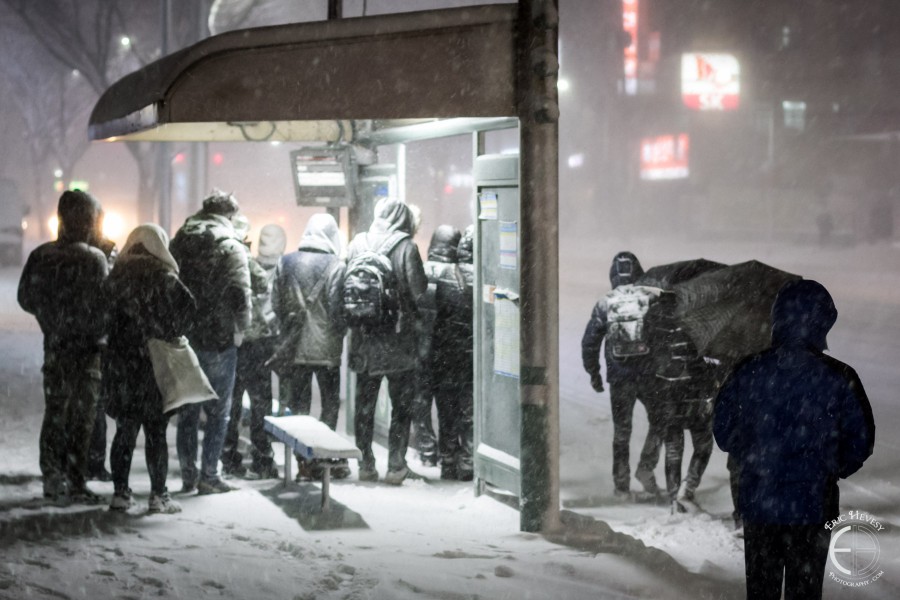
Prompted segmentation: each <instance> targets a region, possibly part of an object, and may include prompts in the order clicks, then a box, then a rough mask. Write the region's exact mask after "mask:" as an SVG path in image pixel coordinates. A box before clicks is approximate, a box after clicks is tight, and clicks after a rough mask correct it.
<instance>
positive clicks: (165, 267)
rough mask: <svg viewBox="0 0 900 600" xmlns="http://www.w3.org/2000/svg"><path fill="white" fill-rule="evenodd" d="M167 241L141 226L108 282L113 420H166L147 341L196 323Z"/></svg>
mask: <svg viewBox="0 0 900 600" xmlns="http://www.w3.org/2000/svg"><path fill="white" fill-rule="evenodd" d="M168 241H169V240H168V236H167V235H166V233H165V231H163V229H162V228H161V227H159V226H158V225H154V224H145V225H140V226H139V227H137V228H136V229H135V230H134V231H132V232H131V235H129V237H128V241H127V242H126V244H125V247H124V248H123V249H122V253H121V254H120V255H119V258H118V260H117V261H116V266H115V267H113V270H112V272H111V273H110V275H109V278H107V280H106V281H105V282H104V291H105V293H106V295H107V297H109V299H110V303H111V308H110V320H109V322H110V336H109V350H110V351H109V352H108V354H107V359H106V360H105V361H104V373H105V375H104V386H105V388H106V391H107V397H108V398H109V402H108V404H107V407H106V411H107V413H108V414H109V415H110V416H112V417H113V418H118V417H120V416H123V415H132V416H137V417H145V418H152V417H154V416H155V417H160V416H161V415H162V399H161V398H160V397H159V392H158V388H157V385H156V380H155V379H154V377H153V366H152V364H151V362H150V357H149V354H148V351H147V340H148V339H150V338H159V339H163V340H172V339H174V338H177V337H178V336H181V335H184V334H185V332H186V331H187V329H188V326H189V324H190V323H191V321H192V320H193V318H194V311H195V308H196V305H195V303H194V298H193V296H191V293H190V292H189V291H188V289H187V287H185V285H184V284H183V283H181V281H180V280H179V279H178V265H177V264H176V262H175V259H174V258H173V257H172V255H171V254H170V253H169V250H168Z"/></svg>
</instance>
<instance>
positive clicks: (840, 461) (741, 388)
mask: <svg viewBox="0 0 900 600" xmlns="http://www.w3.org/2000/svg"><path fill="white" fill-rule="evenodd" d="M836 320H837V309H836V308H835V306H834V301H833V300H832V299H831V295H830V294H829V293H828V290H826V289H825V287H824V286H822V284H820V283H818V282H816V281H811V280H803V279H800V280H796V281H790V282H788V283H786V284H785V285H784V286H783V287H782V288H781V290H780V291H779V292H778V295H777V296H776V298H775V304H774V306H773V307H772V345H771V347H770V348H769V349H768V350H764V351H763V352H761V353H759V354H755V355H753V356H750V357H748V358H746V359H744V360H743V361H741V362H739V363H738V364H737V366H736V367H735V368H734V370H733V371H732V372H731V374H730V375H729V377H728V378H727V379H726V381H725V383H724V384H723V386H722V388H721V389H720V390H719V394H718V396H717V397H716V401H715V413H714V425H713V432H714V434H715V439H716V443H717V444H718V445H719V447H720V448H721V449H722V450H724V451H725V452H728V455H729V457H733V458H734V460H735V461H736V462H737V463H738V465H739V467H740V481H739V484H738V485H739V488H740V493H739V496H738V501H739V503H740V511H741V516H742V518H743V519H744V563H745V566H746V585H747V597H748V598H754V599H755V598H766V599H767V598H773V599H775V598H781V597H782V589H783V590H784V597H785V598H789V599H793V598H803V599H815V598H821V597H822V580H823V577H824V573H825V564H826V561H827V557H828V548H829V545H830V539H831V530H830V529H827V528H826V527H825V526H824V525H825V524H826V523H828V522H829V521H831V520H832V519H836V518H838V516H839V513H840V508H839V500H840V497H839V495H840V492H839V490H838V480H839V479H844V478H846V477H849V476H850V475H852V474H853V473H855V472H856V471H858V470H859V469H860V468H861V467H862V466H863V463H864V462H865V461H866V459H867V458H868V457H869V456H871V455H872V451H873V449H874V444H875V422H874V417H873V415H872V407H871V405H870V404H869V399H868V397H867V396H866V392H865V390H864V389H863V385H862V382H861V381H860V379H859V376H858V375H857V374H856V372H855V371H854V370H853V369H852V368H851V367H850V366H849V365H846V364H844V363H842V362H840V361H839V360H837V359H835V358H832V357H830V356H828V355H826V354H825V350H826V349H827V348H828V345H827V343H826V336H827V334H828V332H829V331H830V330H831V328H832V326H834V323H835V321H836Z"/></svg>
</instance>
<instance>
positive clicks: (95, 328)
mask: <svg viewBox="0 0 900 600" xmlns="http://www.w3.org/2000/svg"><path fill="white" fill-rule="evenodd" d="M100 210H101V209H100V203H99V202H97V200H96V199H94V197H93V196H91V195H90V194H88V193H86V192H83V191H81V190H69V191H66V192H63V194H62V196H60V198H59V205H58V207H57V216H58V218H59V236H58V239H57V240H56V241H53V242H47V243H45V244H42V245H41V246H38V247H37V248H36V249H35V250H34V251H33V252H32V253H31V254H30V255H29V256H28V260H27V261H26V263H25V267H24V268H23V270H22V277H21V279H20V280H19V289H18V300H19V305H20V306H21V307H22V308H23V309H24V310H25V311H26V312H29V313H31V314H33V315H34V316H35V317H37V321H38V324H39V325H40V327H41V333H43V334H44V367H43V373H44V401H45V403H46V406H45V408H44V421H43V424H42V425H41V435H40V468H41V474H42V476H43V485H44V497H46V498H48V499H50V500H53V501H63V500H67V499H68V500H69V501H72V502H76V503H88V504H97V503H100V502H102V501H103V500H102V498H100V497H99V496H98V495H97V494H95V493H93V492H92V491H91V490H89V489H88V487H87V485H86V484H85V478H86V475H87V462H88V448H89V445H90V439H91V431H92V429H93V424H94V419H95V411H96V407H97V403H98V399H99V394H100V353H101V350H102V347H103V346H104V345H105V343H106V338H105V334H106V332H105V314H106V310H107V303H106V300H105V299H104V296H103V294H102V293H101V285H102V283H103V281H104V280H105V279H106V277H107V274H108V265H107V262H106V256H104V255H103V252H101V251H100V250H98V249H97V248H96V247H94V246H92V245H91V243H92V242H93V241H94V237H95V234H96V231H97V220H98V218H99V216H100Z"/></svg>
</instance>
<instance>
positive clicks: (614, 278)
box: [581, 252, 662, 496]
mask: <svg viewBox="0 0 900 600" xmlns="http://www.w3.org/2000/svg"><path fill="white" fill-rule="evenodd" d="M643 274H644V269H643V268H642V267H641V263H640V262H639V261H638V259H637V257H636V256H635V255H634V254H633V253H631V252H619V253H618V254H616V255H615V257H613V261H612V265H611V266H610V269H609V282H610V284H611V285H612V288H613V289H614V290H615V289H616V288H618V287H620V286H625V285H631V284H634V283H635V282H636V281H637V280H638V279H639V278H640V277H641V275H643ZM608 333H609V319H608V306H607V298H606V297H604V298H601V299H600V300H599V301H598V302H597V304H595V305H594V309H593V311H592V312H591V318H590V320H588V324H587V326H586V327H585V330H584V335H583V336H582V339H581V358H582V362H583V364H584V370H585V371H587V373H588V375H590V377H591V387H593V388H594V391H596V392H598V393H599V392H602V391H603V379H602V378H601V375H600V347H601V345H604V344H603V340H604V338H605V337H607V335H608ZM604 346H605V348H604V357H605V360H606V381H607V383H609V398H610V403H611V405H612V407H611V410H612V421H613V440H612V447H613V468H612V471H613V484H614V485H615V490H614V491H615V494H616V495H617V496H628V495H630V489H631V485H630V476H631V475H630V464H629V446H630V443H631V423H632V415H633V413H634V404H635V402H636V401H637V400H641V401H642V402H646V401H647V398H642V397H640V392H641V385H642V380H643V378H644V377H645V376H647V374H648V371H649V367H650V359H649V357H648V356H646V355H645V356H633V357H626V358H618V357H616V356H615V355H614V354H613V348H612V344H610V343H609V340H608V339H607V343H606V344H605V345H604ZM648 412H649V411H648ZM661 440H662V434H661V432H660V431H659V429H658V427H657V426H656V424H655V423H654V422H652V421H651V423H650V428H649V430H648V431H647V438H646V439H645V441H644V447H643V450H642V451H641V457H640V461H639V463H638V467H637V469H636V470H635V478H636V479H637V480H638V481H639V482H640V483H641V484H642V485H643V486H644V489H645V490H646V491H647V492H649V493H653V494H656V493H658V492H659V487H658V486H657V484H656V479H655V477H654V475H653V470H654V469H655V468H656V463H657V462H659V449H660V445H661Z"/></svg>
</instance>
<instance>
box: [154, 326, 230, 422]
mask: <svg viewBox="0 0 900 600" xmlns="http://www.w3.org/2000/svg"><path fill="white" fill-rule="evenodd" d="M147 350H148V351H149V352H150V362H152V363H153V376H154V377H155V378H156V385H157V386H158V387H159V392H160V394H161V395H162V399H163V413H169V412H171V411H173V410H175V409H176V408H178V407H180V406H183V405H185V404H192V403H195V402H205V401H206V400H214V399H217V398H218V397H219V396H218V394H216V392H215V391H214V390H213V388H212V386H211V385H210V383H209V379H208V378H207V377H206V373H204V372H203V369H201V368H200V362H199V361H198V360H197V355H196V354H195V353H194V349H193V348H191V345H190V344H189V343H188V340H187V338H186V337H184V336H181V337H179V338H177V339H176V340H175V341H172V342H167V341H165V340H160V339H157V338H151V339H149V340H147Z"/></svg>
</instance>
